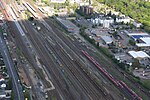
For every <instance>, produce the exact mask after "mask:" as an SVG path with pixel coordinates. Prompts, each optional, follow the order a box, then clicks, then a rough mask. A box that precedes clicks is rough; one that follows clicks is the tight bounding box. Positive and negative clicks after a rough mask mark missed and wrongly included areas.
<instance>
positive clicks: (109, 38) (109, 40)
mask: <svg viewBox="0 0 150 100" xmlns="http://www.w3.org/2000/svg"><path fill="white" fill-rule="evenodd" d="M101 38H102V39H103V40H104V42H105V43H106V44H111V43H112V42H113V40H112V38H111V37H109V36H101Z"/></svg>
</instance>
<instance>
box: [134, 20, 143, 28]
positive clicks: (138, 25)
mask: <svg viewBox="0 0 150 100" xmlns="http://www.w3.org/2000/svg"><path fill="white" fill-rule="evenodd" d="M133 25H134V26H135V27H137V28H139V27H141V26H142V24H141V23H138V22H135V21H134V22H133Z"/></svg>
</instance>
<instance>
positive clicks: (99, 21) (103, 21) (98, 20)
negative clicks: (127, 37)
mask: <svg viewBox="0 0 150 100" xmlns="http://www.w3.org/2000/svg"><path fill="white" fill-rule="evenodd" d="M91 22H92V24H97V25H98V24H104V26H108V23H109V24H112V23H114V19H112V18H94V19H93V18H91ZM106 24H107V25H106Z"/></svg>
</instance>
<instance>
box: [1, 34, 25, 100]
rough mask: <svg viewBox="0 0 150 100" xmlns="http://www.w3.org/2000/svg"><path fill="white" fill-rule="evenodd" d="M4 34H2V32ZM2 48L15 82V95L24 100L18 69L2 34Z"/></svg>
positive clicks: (13, 82) (9, 71) (16, 97)
mask: <svg viewBox="0 0 150 100" xmlns="http://www.w3.org/2000/svg"><path fill="white" fill-rule="evenodd" d="M0 35H2V34H0ZM0 47H1V48H0V49H1V53H2V55H3V58H4V62H5V64H6V67H7V69H8V73H9V75H10V76H11V77H10V78H11V79H12V84H13V90H14V95H15V98H14V99H15V100H24V95H23V90H22V86H21V84H20V83H19V82H18V80H19V77H18V75H17V72H16V69H15V67H14V64H13V61H12V59H11V57H10V54H9V51H8V49H7V46H6V44H5V42H4V40H3V38H2V36H0Z"/></svg>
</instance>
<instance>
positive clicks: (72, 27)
mask: <svg viewBox="0 0 150 100" xmlns="http://www.w3.org/2000/svg"><path fill="white" fill-rule="evenodd" d="M56 19H57V21H58V22H59V23H61V25H62V26H63V27H64V28H65V29H66V30H67V31H68V32H72V33H78V32H79V28H78V27H77V26H76V25H74V24H73V23H72V22H70V21H69V20H66V19H61V18H58V17H57V18H56Z"/></svg>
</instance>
